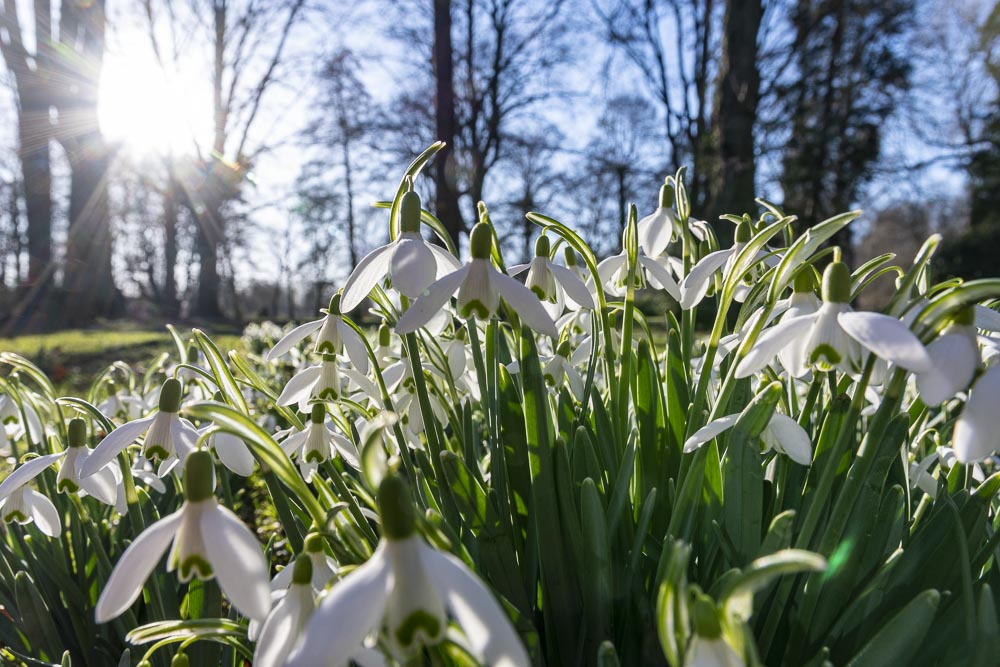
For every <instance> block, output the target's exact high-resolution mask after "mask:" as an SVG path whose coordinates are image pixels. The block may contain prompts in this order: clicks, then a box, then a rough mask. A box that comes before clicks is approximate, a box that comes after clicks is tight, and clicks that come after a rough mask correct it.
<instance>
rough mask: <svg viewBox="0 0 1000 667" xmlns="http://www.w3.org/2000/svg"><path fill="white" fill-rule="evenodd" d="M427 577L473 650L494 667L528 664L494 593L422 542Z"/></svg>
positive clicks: (461, 566)
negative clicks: (440, 595)
mask: <svg viewBox="0 0 1000 667" xmlns="http://www.w3.org/2000/svg"><path fill="white" fill-rule="evenodd" d="M421 547H422V548H421V550H420V551H421V558H422V560H423V563H424V569H425V571H426V572H427V576H428V577H430V579H431V581H432V582H433V583H434V585H435V587H436V588H437V589H438V590H439V591H441V592H442V593H443V595H444V597H445V604H447V606H448V609H449V610H450V611H451V613H452V615H453V616H454V617H455V620H456V621H458V624H459V625H460V626H461V628H462V631H463V632H464V633H465V636H466V637H467V638H468V639H469V644H470V645H471V646H472V649H473V652H475V653H476V654H478V656H477V657H481V658H482V659H483V661H484V662H485V663H486V664H488V665H492V666H493V667H529V665H531V660H530V659H529V658H528V652H527V651H526V650H525V649H524V645H523V644H522V643H521V638H520V637H519V636H518V634H517V632H516V631H515V630H514V626H513V625H512V624H511V622H510V619H509V618H508V617H507V614H506V613H504V610H503V608H502V607H501V606H500V604H499V603H498V602H497V600H496V598H495V597H494V596H493V593H492V592H491V591H490V590H489V589H488V588H487V587H486V586H485V585H484V584H483V582H482V581H480V580H479V578H478V577H476V575H474V574H473V573H472V572H470V571H469V568H468V567H466V566H465V564H464V563H462V561H460V560H458V559H457V558H455V557H454V556H452V555H451V554H448V553H444V552H441V551H435V550H434V549H431V548H430V547H428V546H426V545H424V544H421Z"/></svg>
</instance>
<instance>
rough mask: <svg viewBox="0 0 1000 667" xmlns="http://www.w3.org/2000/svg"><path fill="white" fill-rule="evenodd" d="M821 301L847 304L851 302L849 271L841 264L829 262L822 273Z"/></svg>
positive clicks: (845, 265)
mask: <svg viewBox="0 0 1000 667" xmlns="http://www.w3.org/2000/svg"><path fill="white" fill-rule="evenodd" d="M823 301H825V302H827V303H849V302H850V301H851V270H850V269H849V268H847V264H844V263H843V262H830V263H829V264H827V266H826V270H825V271H823Z"/></svg>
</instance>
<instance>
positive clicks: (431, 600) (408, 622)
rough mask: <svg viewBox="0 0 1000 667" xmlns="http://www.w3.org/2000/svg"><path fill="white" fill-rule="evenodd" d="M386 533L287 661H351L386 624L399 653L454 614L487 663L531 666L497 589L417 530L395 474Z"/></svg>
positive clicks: (384, 499)
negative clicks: (369, 636) (495, 593)
mask: <svg viewBox="0 0 1000 667" xmlns="http://www.w3.org/2000/svg"><path fill="white" fill-rule="evenodd" d="M378 503H379V513H380V515H381V518H382V531H383V538H382V541H381V542H380V543H379V546H378V548H377V549H376V550H375V553H374V554H373V555H372V557H371V559H369V561H368V562H367V563H365V564H364V565H362V566H361V567H359V568H357V569H356V570H354V571H353V572H352V573H351V574H349V575H347V576H346V577H344V578H343V579H342V580H341V581H340V582H338V583H337V584H336V585H335V586H334V587H333V588H332V589H331V590H330V592H329V593H328V594H327V595H326V596H325V597H324V598H323V599H322V601H321V602H320V605H319V608H318V609H317V610H316V612H315V613H314V614H313V617H312V619H311V620H310V621H309V623H308V625H307V626H306V629H305V632H304V633H303V635H302V640H301V642H300V643H299V645H298V646H297V648H296V649H295V650H294V651H293V652H292V654H291V655H290V656H289V658H288V663H287V665H288V667H314V666H315V665H328V666H332V665H337V666H343V665H347V664H348V660H349V656H351V655H352V654H353V653H354V652H355V651H357V650H358V649H359V648H361V647H362V644H363V643H364V641H365V639H366V637H368V635H369V634H371V633H373V632H379V631H380V629H382V628H384V629H385V632H386V639H387V643H388V645H389V647H390V648H391V649H392V652H393V653H394V654H396V656H398V657H399V658H400V659H403V660H405V659H407V658H408V657H412V656H414V655H416V654H417V652H418V651H420V649H421V648H422V647H424V646H430V645H434V644H437V643H438V642H440V641H441V640H442V639H444V637H445V631H446V628H447V626H448V619H449V616H450V617H451V618H454V620H455V621H456V623H457V624H458V625H459V626H460V627H461V628H462V630H463V631H464V633H465V636H466V638H467V639H468V642H469V646H470V648H471V652H472V654H473V656H474V657H475V658H476V659H477V660H479V661H481V662H484V663H486V664H489V665H497V666H501V667H520V666H523V667H527V666H528V665H530V664H531V663H530V660H529V658H528V654H527V652H526V651H525V649H524V646H523V645H522V644H521V640H520V638H519V637H518V636H517V633H516V632H515V630H514V628H513V626H512V625H511V622H510V619H509V618H508V617H507V615H506V614H505V613H504V611H503V608H502V607H501V606H500V604H499V603H498V602H497V601H496V598H494V597H493V594H492V593H491V592H490V591H489V589H487V588H486V586H484V585H483V583H482V582H481V581H480V580H479V579H478V578H477V577H476V576H475V575H474V574H472V572H470V571H469V569H468V568H467V567H466V566H465V564H464V563H462V561H460V560H458V559H457V558H455V557H454V556H452V555H451V554H446V553H442V552H439V551H436V550H434V549H432V548H431V547H429V546H428V545H427V544H426V543H425V542H424V541H423V539H422V538H421V537H420V536H419V535H418V534H417V532H416V519H415V517H414V512H413V506H412V501H411V499H410V496H409V490H408V489H407V488H406V485H405V483H404V482H403V481H402V480H401V479H399V478H398V477H395V476H389V477H387V478H386V479H385V480H383V481H382V484H381V485H380V487H379V492H378Z"/></svg>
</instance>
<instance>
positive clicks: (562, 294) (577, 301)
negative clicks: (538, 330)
mask: <svg viewBox="0 0 1000 667" xmlns="http://www.w3.org/2000/svg"><path fill="white" fill-rule="evenodd" d="M550 252H551V247H550V244H549V237H547V236H546V235H545V234H542V235H541V236H539V237H538V239H537V240H536V241H535V258H534V259H533V260H531V262H529V263H528V264H518V265H516V266H512V267H511V268H510V275H512V276H516V275H518V274H520V273H523V272H524V271H527V272H528V276H527V278H525V281H524V286H525V287H527V288H528V289H530V290H531V291H532V292H534V293H535V294H536V295H537V296H538V298H539V299H541V300H542V303H543V305H545V306H546V310H548V312H549V314H550V315H552V316H553V317H558V316H560V315H562V312H563V309H564V304H566V302H567V299H568V301H569V304H570V307H571V308H573V309H577V308H593V307H594V295H593V294H592V293H591V292H590V289H589V288H588V287H587V285H586V283H585V282H584V281H583V280H581V279H580V277H579V276H578V275H577V274H576V273H575V272H574V271H572V270H570V269H568V268H566V267H565V266H560V265H559V264H556V263H555V262H553V261H552V260H551V259H549V254H550Z"/></svg>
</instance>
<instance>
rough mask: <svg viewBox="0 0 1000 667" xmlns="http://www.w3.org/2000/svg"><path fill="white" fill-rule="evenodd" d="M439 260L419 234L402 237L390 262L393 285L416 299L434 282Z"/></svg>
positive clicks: (400, 291) (401, 292)
mask: <svg viewBox="0 0 1000 667" xmlns="http://www.w3.org/2000/svg"><path fill="white" fill-rule="evenodd" d="M436 275H437V262H436V260H435V259H434V253H433V252H432V251H431V249H430V248H429V247H428V246H427V244H426V243H424V240H423V239H421V238H420V237H419V236H416V235H414V236H412V237H405V235H404V236H403V237H400V238H399V240H398V241H396V248H395V249H394V250H393V251H392V257H391V261H390V262H389V278H390V279H391V280H392V286H393V287H394V288H396V290H397V291H399V293H400V294H402V295H403V296H408V297H410V298H411V299H415V298H416V297H418V296H420V293H421V292H423V291H424V290H425V289H427V287H428V286H429V285H430V284H431V283H432V282H434V278H435V276H436Z"/></svg>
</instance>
